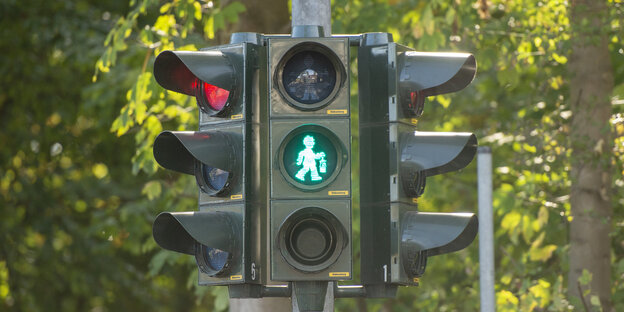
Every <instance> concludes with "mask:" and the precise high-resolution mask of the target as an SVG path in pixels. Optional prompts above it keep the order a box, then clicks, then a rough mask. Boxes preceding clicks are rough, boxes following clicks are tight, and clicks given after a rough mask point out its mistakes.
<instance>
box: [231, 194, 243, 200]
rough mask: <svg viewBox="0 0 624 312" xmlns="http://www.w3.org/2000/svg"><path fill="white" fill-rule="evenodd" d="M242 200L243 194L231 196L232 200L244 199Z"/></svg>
mask: <svg viewBox="0 0 624 312" xmlns="http://www.w3.org/2000/svg"><path fill="white" fill-rule="evenodd" d="M242 198H243V194H237V195H232V196H230V199H242Z"/></svg>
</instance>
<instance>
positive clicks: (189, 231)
mask: <svg viewBox="0 0 624 312" xmlns="http://www.w3.org/2000/svg"><path fill="white" fill-rule="evenodd" d="M249 37H253V36H249ZM233 38H235V37H233ZM256 43H257V42H255V43H254V42H246V41H243V42H236V43H232V44H229V45H224V46H218V47H213V48H208V49H204V50H201V51H163V52H162V53H160V54H159V55H158V57H157V58H156V60H155V63H154V77H155V78H156V81H157V82H158V83H159V84H160V85H161V86H162V87H164V88H165V89H167V90H170V91H173V92H179V93H183V94H187V95H190V96H194V97H195V99H196V102H197V105H198V107H199V131H164V132H162V133H161V134H160V135H159V136H158V137H157V138H156V140H155V142H154V158H155V159H156V161H157V162H158V163H159V164H160V165H161V166H163V167H164V168H166V169H169V170H174V171H178V172H181V173H185V174H190V175H193V176H195V179H196V182H197V185H198V188H199V211H195V212H163V213H161V214H160V215H158V217H157V218H156V220H155V221H154V225H153V235H154V239H155V241H156V242H157V243H158V244H159V245H160V246H161V247H163V248H165V249H168V250H172V251H176V252H181V253H186V254H190V255H193V256H195V259H196V262H197V266H198V269H199V284H200V285H232V284H242V283H246V284H249V283H252V284H261V283H264V280H266V277H265V276H263V275H262V274H261V273H262V267H263V262H262V259H264V258H266V252H265V248H263V246H262V245H261V244H262V242H263V238H264V237H263V235H264V234H263V233H265V232H266V226H265V225H264V224H265V222H266V221H263V220H266V209H263V207H266V206H267V204H268V196H267V194H268V189H267V184H268V178H267V176H268V172H267V169H266V165H262V162H266V161H267V157H268V149H267V148H264V147H262V145H261V143H262V142H264V141H266V140H267V138H268V131H267V130H265V129H264V128H263V127H261V125H260V120H261V119H262V118H266V116H267V111H266V97H263V96H262V94H263V93H262V92H261V91H260V86H261V85H262V83H263V82H262V81H263V80H262V77H264V74H265V73H266V70H265V68H266V52H265V49H264V47H262V46H261V45H258V44H256Z"/></svg>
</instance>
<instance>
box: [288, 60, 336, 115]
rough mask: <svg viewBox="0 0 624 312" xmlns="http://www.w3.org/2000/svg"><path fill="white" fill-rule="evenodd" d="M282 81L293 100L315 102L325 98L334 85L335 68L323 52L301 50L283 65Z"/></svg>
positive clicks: (304, 102) (306, 102)
mask: <svg viewBox="0 0 624 312" xmlns="http://www.w3.org/2000/svg"><path fill="white" fill-rule="evenodd" d="M282 83H283V84H284V89H285V90H286V93H288V95H289V96H290V97H291V98H293V99H294V100H295V101H297V102H299V103H302V104H315V103H318V102H321V101H323V100H325V99H326V98H327V97H328V96H329V95H330V94H331V93H332V91H333V90H334V88H335V87H336V69H335V68H334V64H333V63H332V61H331V60H330V59H329V58H327V56H325V55H324V54H322V53H320V52H317V51H301V52H299V53H297V54H295V55H293V56H292V57H291V58H290V59H289V60H288V61H287V62H286V64H285V65H284V70H283V72H282Z"/></svg>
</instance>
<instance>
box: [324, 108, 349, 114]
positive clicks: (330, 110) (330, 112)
mask: <svg viewBox="0 0 624 312" xmlns="http://www.w3.org/2000/svg"><path fill="white" fill-rule="evenodd" d="M346 114H347V110H346V109H328V110H327V115H346Z"/></svg>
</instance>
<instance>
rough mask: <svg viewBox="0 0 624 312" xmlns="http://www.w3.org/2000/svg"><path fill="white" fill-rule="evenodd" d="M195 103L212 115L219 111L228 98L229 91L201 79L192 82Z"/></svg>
mask: <svg viewBox="0 0 624 312" xmlns="http://www.w3.org/2000/svg"><path fill="white" fill-rule="evenodd" d="M193 87H194V88H195V97H196V98H197V105H199V108H201V109H202V110H203V111H204V112H206V113H208V114H210V115H214V114H217V113H219V112H221V111H222V110H223V109H224V108H225V106H226V104H227V103H228V99H229V98H230V91H229V90H226V89H222V88H219V87H217V86H215V85H211V84H209V83H207V82H203V81H201V80H196V81H195V82H194V83H193Z"/></svg>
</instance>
